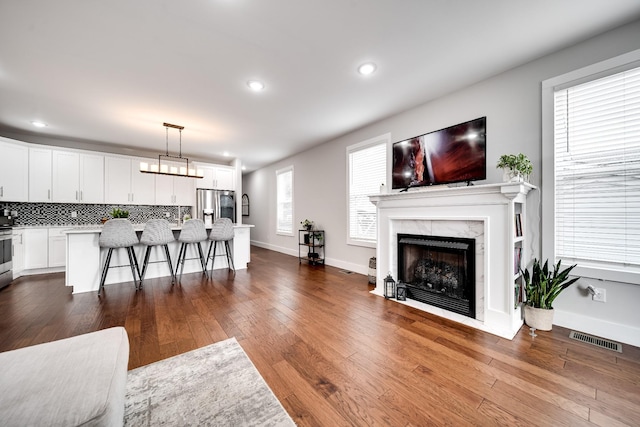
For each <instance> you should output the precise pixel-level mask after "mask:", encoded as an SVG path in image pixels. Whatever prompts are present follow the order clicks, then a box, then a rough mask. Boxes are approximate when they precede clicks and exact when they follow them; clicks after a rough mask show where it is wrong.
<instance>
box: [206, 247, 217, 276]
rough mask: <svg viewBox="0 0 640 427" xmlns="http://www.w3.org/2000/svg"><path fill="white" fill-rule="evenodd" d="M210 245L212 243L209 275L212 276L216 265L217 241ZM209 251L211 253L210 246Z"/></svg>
mask: <svg viewBox="0 0 640 427" xmlns="http://www.w3.org/2000/svg"><path fill="white" fill-rule="evenodd" d="M212 243H213V255H212V256H211V270H210V271H211V273H210V274H211V275H212V276H213V267H214V266H215V264H216V249H217V248H218V241H217V240H214V241H213V242H212ZM209 251H211V246H209ZM208 261H209V260H208V259H207V262H208Z"/></svg>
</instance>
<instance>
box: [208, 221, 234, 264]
mask: <svg viewBox="0 0 640 427" xmlns="http://www.w3.org/2000/svg"><path fill="white" fill-rule="evenodd" d="M233 237H234V232H233V223H232V222H231V220H230V219H229V218H218V219H216V220H215V221H214V223H213V226H212V227H211V233H209V240H211V243H210V244H209V251H208V252H207V263H206V264H209V259H211V260H212V261H211V273H213V265H214V264H215V262H216V247H217V245H218V242H224V246H225V252H226V253H225V255H226V256H227V265H228V266H229V268H230V269H231V270H233V271H236V269H235V266H234V265H233V256H232V255H231V249H230V248H229V241H231V240H233ZM212 246H213V256H211V257H210V256H209V255H210V254H211V247H212ZM219 256H222V254H220V255H219Z"/></svg>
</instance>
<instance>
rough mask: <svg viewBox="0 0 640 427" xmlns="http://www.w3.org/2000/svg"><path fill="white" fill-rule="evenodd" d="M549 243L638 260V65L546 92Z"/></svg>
mask: <svg viewBox="0 0 640 427" xmlns="http://www.w3.org/2000/svg"><path fill="white" fill-rule="evenodd" d="M554 141H555V142H554V144H555V213H554V214H555V215H554V217H555V250H556V256H557V257H558V258H561V259H564V260H568V261H569V262H572V263H578V264H579V265H584V266H591V267H595V268H604V269H608V268H612V269H615V270H622V271H625V270H626V271H638V267H640V68H635V69H632V70H628V71H625V72H622V73H618V74H614V75H610V76H607V77H604V78H600V79H597V80H593V81H590V82H587V83H583V84H579V85H575V86H572V87H568V88H563V89H561V90H556V91H555V93H554Z"/></svg>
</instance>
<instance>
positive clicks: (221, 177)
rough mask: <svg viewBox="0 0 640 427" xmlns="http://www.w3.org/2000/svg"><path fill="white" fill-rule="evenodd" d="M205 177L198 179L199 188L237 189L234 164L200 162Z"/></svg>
mask: <svg viewBox="0 0 640 427" xmlns="http://www.w3.org/2000/svg"><path fill="white" fill-rule="evenodd" d="M197 168H198V169H200V170H202V172H203V175H204V177H203V178H202V179H198V180H197V181H196V187H197V188H209V189H214V190H235V189H236V186H235V179H234V177H235V173H236V171H235V168H234V167H232V166H222V165H218V166H216V165H208V164H198V165H197Z"/></svg>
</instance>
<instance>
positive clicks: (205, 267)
mask: <svg viewBox="0 0 640 427" xmlns="http://www.w3.org/2000/svg"><path fill="white" fill-rule="evenodd" d="M212 247H213V242H209V249H207V257H206V258H205V260H204V269H205V270H206V269H207V266H208V265H209V258H211V248H212ZM212 268H213V267H212Z"/></svg>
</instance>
